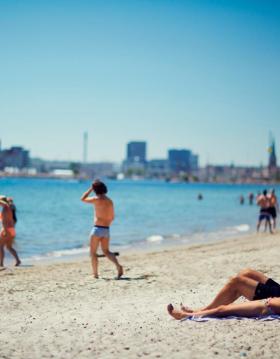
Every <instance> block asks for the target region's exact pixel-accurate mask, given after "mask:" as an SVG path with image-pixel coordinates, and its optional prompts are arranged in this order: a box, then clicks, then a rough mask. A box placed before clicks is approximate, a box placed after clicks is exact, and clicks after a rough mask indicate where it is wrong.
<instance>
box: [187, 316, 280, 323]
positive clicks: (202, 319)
mask: <svg viewBox="0 0 280 359" xmlns="http://www.w3.org/2000/svg"><path fill="white" fill-rule="evenodd" d="M228 319H236V320H244V319H247V320H259V321H262V322H268V321H271V320H280V315H278V314H269V315H262V316H258V317H237V316H234V315H231V316H229V317H224V318H219V317H189V318H184V319H182V320H181V322H184V321H186V320H192V321H194V322H209V321H211V320H228Z"/></svg>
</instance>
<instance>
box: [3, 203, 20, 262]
mask: <svg viewBox="0 0 280 359" xmlns="http://www.w3.org/2000/svg"><path fill="white" fill-rule="evenodd" d="M0 206H1V207H2V212H1V216H0V219H1V221H2V229H1V232H0V266H1V267H3V266H4V256H5V251H4V248H6V249H7V250H8V251H9V252H10V253H11V255H12V256H13V257H14V258H15V260H16V264H15V265H16V266H19V265H20V263H21V262H20V259H19V257H18V254H17V252H16V250H15V249H14V248H13V244H14V240H15V237H16V230H15V225H16V222H17V217H16V207H15V205H14V203H13V200H12V198H10V197H5V196H0Z"/></svg>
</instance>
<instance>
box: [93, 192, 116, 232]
mask: <svg viewBox="0 0 280 359" xmlns="http://www.w3.org/2000/svg"><path fill="white" fill-rule="evenodd" d="M93 205H94V209H95V214H94V224H95V225H97V226H105V227H110V225H111V223H112V222H113V219H114V205H113V201H112V200H111V199H110V198H109V197H107V196H105V195H102V196H98V197H95V198H93Z"/></svg>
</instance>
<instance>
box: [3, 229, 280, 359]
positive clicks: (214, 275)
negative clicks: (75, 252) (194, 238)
mask: <svg viewBox="0 0 280 359" xmlns="http://www.w3.org/2000/svg"><path fill="white" fill-rule="evenodd" d="M279 251H280V235H279V234H277V235H273V236H270V235H265V234H259V235H250V236H246V237H242V238H237V239H233V240H226V241H223V242H218V243H212V244H206V245H200V246H190V247H177V248H175V249H168V250H163V251H158V252H151V253H143V252H141V253H138V254H136V253H130V254H124V255H121V257H120V260H121V262H122V263H123V265H124V267H125V276H124V278H123V280H119V281H117V280H114V279H113V278H114V275H115V271H114V267H113V266H112V265H111V263H109V262H108V261H107V260H104V259H100V275H101V278H100V279H98V280H95V279H93V277H92V275H91V268H90V263H89V260H88V259H87V260H82V261H76V262H75V263H59V264H50V265H37V266H33V267H22V268H8V269H6V270H2V271H1V272H0V285H1V292H0V293H1V309H2V314H1V329H0V330H1V332H0V342H1V347H0V357H1V358H7V359H8V358H9V359H12V358H138V357H149V358H240V357H241V358H242V357H246V358H278V357H279V329H280V321H279V322H278V321H271V322H260V321H257V320H253V319H245V320H242V321H239V320H231V319H228V320H223V321H221V320H215V321H209V322H205V323H197V322H192V321H184V322H180V321H176V320H174V319H172V318H171V317H170V316H169V315H168V314H167V312H166V305H167V304H168V303H170V302H172V303H173V304H175V305H178V304H179V303H180V302H181V301H182V302H184V303H185V304H188V305H190V306H195V307H197V306H200V305H202V304H206V303H207V302H208V301H210V299H211V298H212V297H213V295H214V294H215V293H216V291H217V290H218V289H219V288H220V287H221V286H222V285H223V284H224V283H225V280H226V279H228V278H229V277H230V276H232V275H234V274H235V273H237V272H238V271H239V270H241V269H242V268H245V267H251V268H255V269H257V270H260V271H263V272H264V273H266V274H267V275H269V276H271V277H273V278H275V279H276V280H278V281H279V280H280V262H279Z"/></svg>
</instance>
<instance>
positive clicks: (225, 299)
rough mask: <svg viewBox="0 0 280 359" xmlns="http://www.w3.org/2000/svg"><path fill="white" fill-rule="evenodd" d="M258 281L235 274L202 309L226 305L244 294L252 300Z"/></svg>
mask: <svg viewBox="0 0 280 359" xmlns="http://www.w3.org/2000/svg"><path fill="white" fill-rule="evenodd" d="M257 285H258V282H257V281H255V280H254V279H251V278H247V277H243V276H239V275H237V276H236V277H233V278H231V279H230V280H229V281H228V283H227V284H226V285H225V286H224V287H223V288H222V289H221V290H220V291H219V293H218V294H217V295H216V297H215V299H214V300H213V301H212V302H211V303H210V304H209V305H207V306H206V307H205V308H203V309H202V310H207V309H213V308H216V307H218V306H220V305H227V304H230V303H233V302H234V301H236V300H237V299H238V298H239V297H241V296H244V297H245V298H247V299H248V300H253V298H254V295H255V291H256V287H257Z"/></svg>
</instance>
